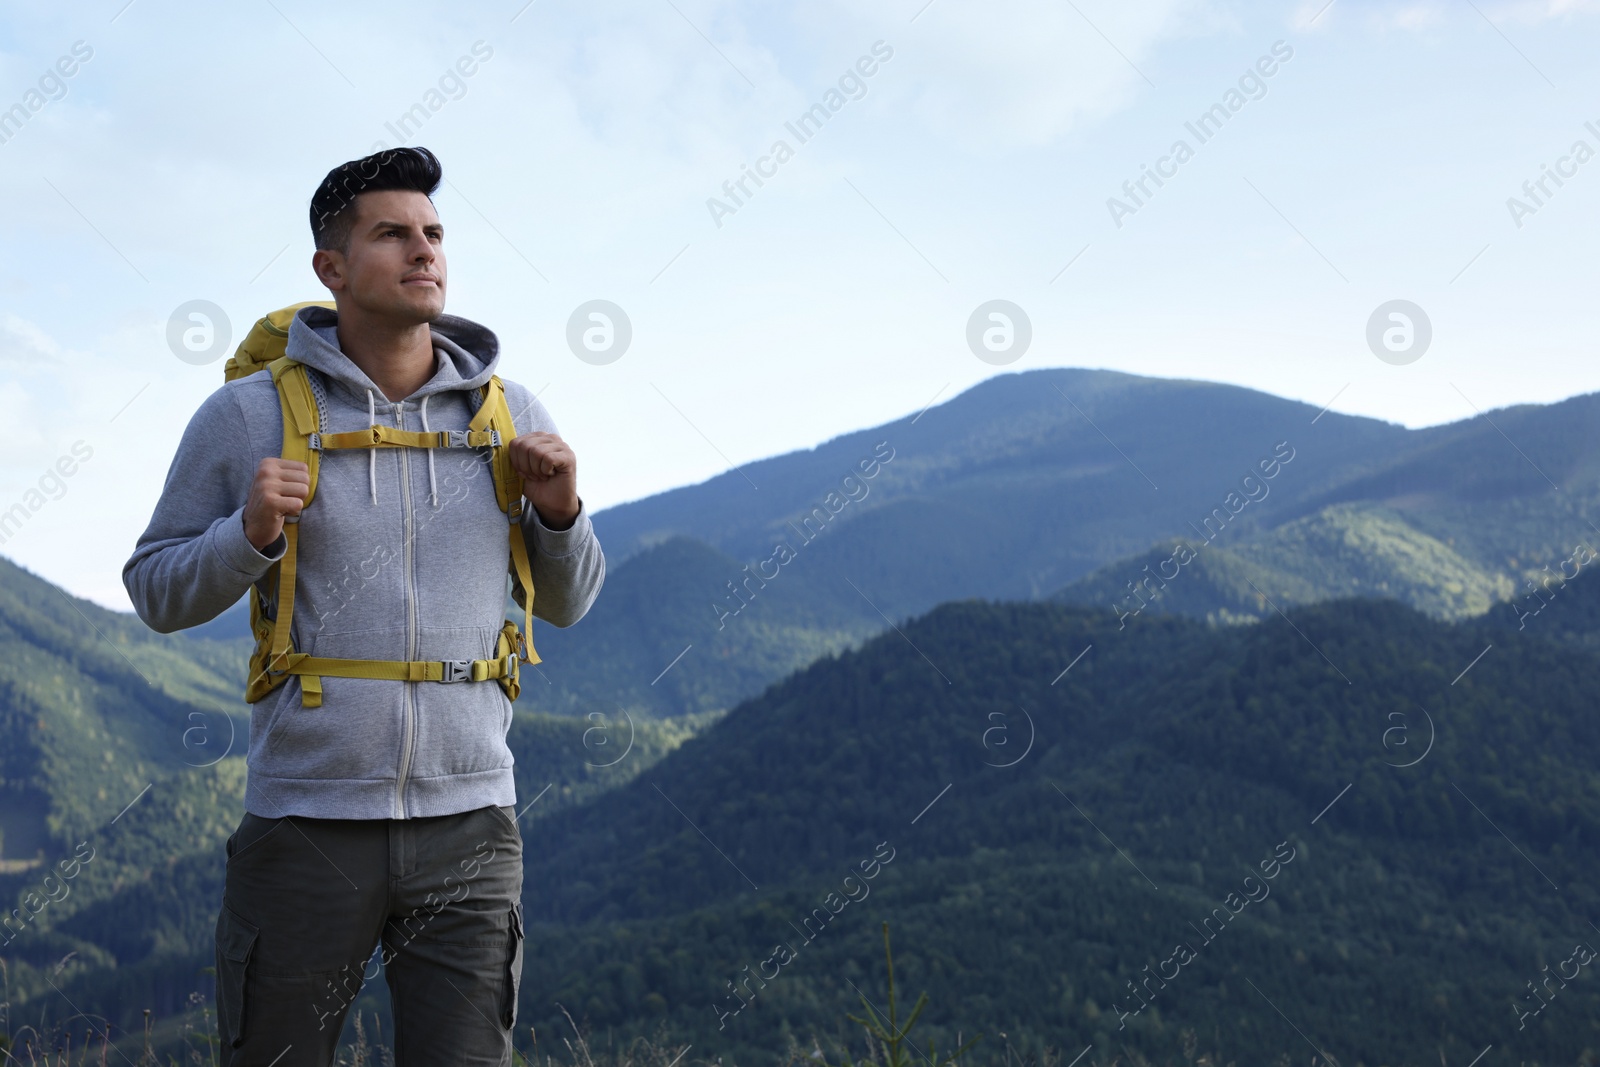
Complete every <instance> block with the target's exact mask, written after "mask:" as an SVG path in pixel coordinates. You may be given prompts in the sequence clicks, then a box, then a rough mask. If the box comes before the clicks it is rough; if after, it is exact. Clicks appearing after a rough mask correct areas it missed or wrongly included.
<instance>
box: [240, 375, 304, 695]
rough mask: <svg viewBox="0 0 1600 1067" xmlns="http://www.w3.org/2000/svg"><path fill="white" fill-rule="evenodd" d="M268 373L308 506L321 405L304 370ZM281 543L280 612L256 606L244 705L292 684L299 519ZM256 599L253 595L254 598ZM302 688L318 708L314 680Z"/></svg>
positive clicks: (286, 526) (289, 522)
mask: <svg viewBox="0 0 1600 1067" xmlns="http://www.w3.org/2000/svg"><path fill="white" fill-rule="evenodd" d="M268 369H270V370H271V371H272V380H273V382H274V383H275V384H276V385H277V387H278V402H279V404H280V405H281V406H282V408H283V447H282V449H281V450H280V456H281V458H283V459H290V460H299V461H300V462H301V463H304V464H306V466H307V467H308V468H309V469H310V471H311V486H310V489H309V491H308V492H307V493H306V499H305V503H306V505H307V506H309V505H310V503H311V498H312V497H313V496H314V495H315V494H316V491H317V466H318V464H317V459H318V455H317V452H316V451H315V450H314V449H313V448H312V447H311V437H312V435H313V434H315V433H316V432H317V405H316V400H315V399H314V398H313V397H312V395H311V382H310V380H309V379H308V378H307V377H306V368H305V366H304V365H303V364H301V363H299V362H297V361H295V360H292V359H290V358H289V357H288V356H280V357H279V358H277V359H275V360H273V361H272V362H271V363H270V364H268ZM283 537H284V542H285V547H284V550H283V555H282V556H281V557H279V559H278V561H277V562H276V563H274V564H273V565H272V571H275V572H276V586H277V593H276V595H275V596H274V598H273V600H274V603H275V606H276V611H275V613H274V617H273V618H271V619H266V618H265V617H264V613H262V612H260V610H259V606H257V605H255V604H254V603H253V602H252V612H251V614H252V615H253V616H258V617H259V620H260V625H259V626H258V628H257V629H258V632H257V635H256V640H257V655H256V656H255V657H253V659H252V663H251V675H250V685H249V687H248V688H247V690H246V693H245V699H246V700H247V701H250V702H252V703H253V702H254V701H256V700H259V699H260V698H261V697H262V696H264V695H265V694H266V693H268V692H270V691H271V690H273V689H276V688H277V687H278V686H280V685H282V684H283V683H284V681H286V680H287V679H288V674H287V673H285V668H286V667H287V665H288V660H289V657H290V655H291V654H292V652H293V650H292V649H291V648H290V647H289V631H290V628H291V627H292V626H293V624H294V584H295V572H296V569H297V563H298V559H299V546H300V525H299V518H298V516H292V515H291V516H288V517H286V518H285V519H284V522H283ZM272 579H273V575H272V573H271V572H269V574H268V581H269V582H271V581H272ZM256 595H257V594H255V593H254V592H252V597H254V596H256ZM255 660H259V661H260V662H259V663H257V662H255ZM305 683H310V684H309V685H307V684H305ZM302 688H303V690H304V692H303V697H304V699H305V702H306V704H307V706H309V707H315V706H316V705H317V704H319V703H321V686H320V685H319V684H317V683H316V682H315V680H314V679H310V678H307V679H303V680H302Z"/></svg>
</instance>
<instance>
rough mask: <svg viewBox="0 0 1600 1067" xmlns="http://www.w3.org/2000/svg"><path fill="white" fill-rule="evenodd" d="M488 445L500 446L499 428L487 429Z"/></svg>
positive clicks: (492, 446)
mask: <svg viewBox="0 0 1600 1067" xmlns="http://www.w3.org/2000/svg"><path fill="white" fill-rule="evenodd" d="M489 447H491V448H499V447H500V431H499V430H490V431H489Z"/></svg>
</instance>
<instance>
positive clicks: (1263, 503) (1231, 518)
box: [539, 369, 1600, 715]
mask: <svg viewBox="0 0 1600 1067" xmlns="http://www.w3.org/2000/svg"><path fill="white" fill-rule="evenodd" d="M875 448H876V449H877V450H878V451H877V455H879V456H884V455H889V450H891V449H892V458H889V459H887V460H882V461H880V462H879V463H878V466H877V469H876V473H875V474H874V476H873V477H872V478H859V477H858V478H857V479H856V480H855V481H854V482H853V483H851V485H850V486H849V487H848V488H850V489H851V490H852V493H853V495H854V496H855V497H857V498H858V499H854V500H852V499H850V497H849V496H847V495H845V494H844V493H843V492H842V491H841V486H842V485H843V484H844V482H843V479H844V478H845V476H846V475H847V474H848V473H849V472H850V471H851V470H852V469H855V465H856V464H858V463H859V462H861V461H862V460H863V458H870V457H872V456H873V455H874V449H875ZM1597 455H1600V396H1597V395H1589V396H1581V397H1574V398H1572V399H1570V400H1566V401H1563V402H1561V403H1559V404H1552V405H1548V406H1539V405H1523V406H1519V407H1515V408H1509V409H1504V410H1498V411H1493V412H1489V413H1487V414H1482V415H1474V416H1473V417H1471V418H1469V419H1466V420H1463V421H1461V422H1458V423H1451V424H1449V425H1446V426H1438V427H1429V428H1426V429H1422V430H1407V429H1405V428H1403V427H1400V426H1397V425H1393V424H1389V423H1383V422H1379V421H1377V420H1373V419H1364V418H1357V417H1352V416H1345V415H1339V414H1336V413H1334V412H1320V413H1319V412H1318V411H1316V410H1315V409H1313V408H1312V407H1310V406H1309V405H1306V404H1301V403H1297V402H1294V401H1288V400H1283V399H1281V398H1278V397H1273V396H1270V395H1267V394H1264V393H1260V392H1256V391H1253V390H1249V389H1243V388H1239V387H1235V386H1226V385H1218V384H1215V383H1209V382H1199V381H1187V380H1172V379H1153V378H1141V377H1136V376H1133V375H1126V374H1119V373H1115V372H1111V371H1102V370H1077V369H1047V370H1037V371H1027V372H1022V373H1015V374H1001V375H996V376H995V377H993V378H990V379H987V380H986V381H984V382H981V383H979V384H978V385H976V386H974V387H972V388H971V389H969V390H967V391H966V392H964V393H962V394H960V395H959V396H957V397H954V398H953V399H951V400H949V401H947V402H945V403H943V404H939V405H937V406H934V407H930V408H928V409H927V410H926V411H924V412H922V413H920V414H918V415H914V416H907V417H903V418H900V419H897V420H893V421H891V422H887V423H885V424H883V425H881V426H878V427H874V428H873V429H871V430H866V431H861V432H858V433H854V434H845V435H842V436H840V437H836V438H834V439H832V440H830V441H828V442H826V443H824V444H822V445H819V446H817V447H816V448H814V449H809V450H804V451H796V452H793V453H789V454H786V455H783V456H778V457H774V458H772V459H769V460H763V461H761V462H758V463H753V464H747V465H745V466H744V467H743V468H742V469H741V470H735V471H729V472H727V473H725V474H722V475H718V476H717V477H715V478H712V479H709V480H707V481H706V482H703V483H700V484H698V485H694V486H687V487H684V488H680V489H674V490H671V491H669V492H666V493H661V494H657V495H655V496H652V497H648V498H645V499H643V500H639V501H634V502H632V503H629V504H625V505H621V506H619V507H614V508H607V509H605V510H603V511H600V512H598V513H596V515H595V516H594V522H595V528H596V531H597V533H598V534H599V536H600V539H601V543H602V545H604V546H605V549H606V554H607V560H608V564H609V574H608V577H607V586H606V591H605V593H604V594H603V595H602V597H601V599H600V601H599V602H598V603H597V605H596V613H595V614H593V615H592V616H591V618H589V619H586V620H585V622H584V629H583V630H582V631H581V632H580V631H578V630H574V631H572V632H570V633H569V632H565V631H556V630H552V629H550V628H548V627H546V628H544V630H543V631H542V633H541V636H540V638H539V640H540V642H541V644H540V646H539V647H540V650H541V653H542V654H545V653H546V652H548V654H547V656H546V658H547V665H542V667H543V669H544V671H545V676H546V679H547V680H548V681H549V682H550V687H549V688H548V689H546V690H543V691H541V695H540V697H539V699H540V700H541V701H546V702H547V703H544V704H542V705H541V707H543V708H545V709H547V710H550V711H552V712H555V713H565V714H572V713H578V712H580V711H581V710H583V709H584V708H587V707H590V706H604V705H606V704H608V703H609V704H617V705H621V706H624V707H628V708H630V709H631V710H633V711H635V712H637V713H639V714H642V715H656V714H668V715H670V714H680V713H682V712H685V711H698V710H709V709H721V708H727V707H731V706H732V705H733V704H734V703H736V702H737V700H738V699H740V698H743V697H747V696H755V695H757V694H759V693H760V692H761V690H762V688H763V687H764V686H766V685H767V684H770V683H772V682H775V681H777V680H778V679H779V678H781V677H783V675H784V674H785V673H786V672H787V671H789V670H792V669H795V668H797V667H799V666H800V665H802V664H803V663H805V662H809V660H810V657H812V656H813V655H816V654H820V653H822V652H835V651H842V650H844V649H845V648H848V647H853V645H854V644H856V643H858V642H859V641H860V640H862V639H863V638H864V637H865V636H867V635H869V634H872V633H877V632H880V631H882V630H883V629H884V628H885V627H886V626H888V625H889V624H890V623H891V622H892V621H894V620H898V619H902V618H905V617H908V616H911V615H916V614H920V613H922V612H925V611H927V610H928V609H930V608H931V607H933V606H934V605H935V604H938V603H941V602H945V601H949V600H959V599H963V598H967V597H975V596H978V597H994V598H1000V599H1007V600H1025V599H1048V598H1052V597H1058V598H1060V599H1063V600H1066V601H1069V602H1074V603H1085V604H1097V605H1101V606H1103V607H1104V608H1106V609H1107V610H1112V605H1113V603H1114V602H1115V601H1116V599H1117V598H1116V597H1112V596H1111V594H1112V593H1113V592H1115V593H1116V594H1117V597H1122V596H1126V595H1127V594H1128V590H1127V588H1126V587H1127V583H1128V582H1129V581H1133V580H1135V579H1136V578H1139V577H1140V576H1141V575H1142V574H1143V568H1144V566H1145V564H1147V563H1159V562H1160V560H1162V559H1167V558H1170V557H1171V555H1172V551H1173V547H1174V543H1175V542H1179V541H1187V542H1188V543H1189V544H1190V545H1191V546H1192V547H1193V548H1194V550H1195V553H1196V555H1197V556H1199V557H1202V559H1203V562H1202V561H1197V562H1199V565H1200V567H1201V572H1200V580H1199V582H1198V583H1195V582H1192V581H1191V580H1192V579H1194V578H1195V577H1196V575H1195V574H1194V573H1189V572H1188V571H1187V570H1184V569H1183V568H1179V569H1180V570H1183V577H1181V578H1180V579H1178V580H1177V581H1174V582H1172V583H1171V586H1172V588H1171V589H1169V590H1167V599H1168V603H1167V604H1166V605H1162V606H1159V607H1156V608H1155V610H1179V607H1180V602H1181V604H1182V610H1184V611H1186V612H1188V613H1190V614H1192V615H1194V616H1195V617H1199V618H1208V617H1209V618H1215V619H1233V620H1236V621H1243V620H1246V619H1258V618H1262V617H1264V616H1265V615H1266V614H1268V613H1272V612H1273V611H1274V609H1273V608H1272V607H1271V606H1270V605H1268V604H1267V603H1266V598H1271V600H1273V601H1274V602H1277V603H1278V604H1279V606H1280V607H1281V606H1285V605H1288V604H1301V603H1315V602H1318V601H1322V600H1327V599H1331V598H1336V597H1345V596H1380V597H1383V596H1391V597H1395V598H1398V599H1401V600H1403V601H1404V602H1406V603H1409V604H1411V605H1412V606H1414V607H1417V608H1419V609H1420V610H1422V611H1425V612H1427V613H1428V614H1430V615H1433V616H1435V617H1438V618H1442V619H1454V618H1462V617H1466V616H1469V615H1474V614H1482V613H1483V612H1485V611H1487V610H1488V609H1489V608H1490V606H1491V605H1493V604H1494V603H1496V602H1498V601H1500V600H1503V599H1505V598H1506V597H1509V596H1510V595H1512V593H1513V591H1514V590H1515V589H1517V588H1520V587H1521V586H1522V584H1523V583H1524V582H1525V581H1526V580H1527V578H1528V577H1529V576H1530V575H1534V574H1538V573H1539V572H1540V570H1541V568H1542V567H1544V566H1546V565H1547V564H1551V563H1553V562H1555V561H1556V560H1559V559H1561V558H1563V557H1565V556H1567V555H1568V554H1569V553H1570V552H1571V550H1572V548H1573V546H1574V545H1575V544H1577V543H1579V542H1580V541H1584V542H1585V543H1587V540H1591V539H1592V540H1593V541H1594V543H1595V544H1597V545H1600V528H1597V525H1596V524H1595V523H1594V522H1592V521H1591V520H1590V519H1589V518H1588V517H1587V514H1588V512H1589V511H1590V510H1593V509H1594V508H1595V505H1596V504H1597V503H1600V465H1597V460H1596V459H1595V458H1594V457H1596V456H1597ZM1266 471H1271V475H1270V476H1268V475H1266V474H1265V473H1264V472H1266ZM752 486H754V487H755V488H753V487H752ZM830 492H835V493H836V494H837V495H835V496H834V497H832V498H830V497H829V496H828V494H829V493H830ZM814 508H821V511H820V512H819V511H816V510H812V509H814ZM830 508H831V509H833V510H837V512H838V514H837V515H835V516H833V517H831V518H828V519H827V520H826V521H819V520H818V519H816V518H814V519H813V526H814V527H815V530H812V529H810V528H808V529H807V530H805V531H804V532H805V533H807V534H812V535H814V536H813V539H812V540H810V541H807V540H803V539H802V538H801V537H799V536H797V534H796V532H795V531H796V529H797V527H798V526H800V525H801V524H802V522H803V519H804V517H805V516H806V515H807V514H810V515H812V516H819V515H820V516H826V515H828V513H829V510H830ZM685 538H688V539H693V540H695V541H699V542H701V543H702V544H703V545H707V546H709V549H703V550H702V552H701V553H700V554H699V555H698V556H694V555H693V554H692V553H691V551H690V550H689V549H688V548H687V547H686V546H684V545H682V544H677V547H676V548H675V549H674V550H673V551H670V552H666V553H659V552H656V551H655V549H657V548H659V547H660V546H662V545H665V544H667V543H668V542H669V541H670V542H674V543H676V542H678V541H679V540H680V539H685ZM780 541H781V542H782V543H784V544H787V545H790V546H792V549H793V551H794V553H795V558H793V559H792V560H789V561H787V562H784V563H783V564H782V565H781V566H776V565H772V564H769V563H766V562H764V561H767V560H770V559H772V558H773V552H774V546H775V545H776V544H777V543H779V542H780ZM1202 549H1203V551H1201V550H1202ZM712 550H714V551H715V552H716V553H721V554H723V555H722V556H714V555H713V554H712ZM1229 554H1232V555H1233V556H1236V557H1237V558H1236V559H1234V558H1230V555H1229ZM724 556H725V557H727V558H724ZM691 557H692V558H691ZM713 559H714V560H715V561H716V562H715V563H714V564H713V563H712V562H711V561H712V560H713ZM746 567H749V568H750V570H745V568H746ZM1167 570H1168V573H1171V572H1172V570H1173V567H1172V566H1171V565H1169V566H1168V568H1167ZM752 574H754V575H755V577H752ZM762 574H765V575H768V576H772V575H774V574H776V577H773V578H772V580H771V581H767V582H763V581H762V580H761V577H760V575H762ZM1245 578H1249V582H1247V581H1245ZM730 581H731V582H733V583H735V584H736V585H738V586H739V590H738V592H737V593H735V592H732V591H730V588H729V584H728V583H729V582H730ZM1212 581H1216V582H1220V583H1221V586H1220V587H1219V588H1218V589H1217V590H1216V591H1215V592H1214V593H1212V592H1210V591H1208V590H1207V588H1206V585H1207V583H1208V582H1212ZM1250 582H1254V584H1255V585H1256V586H1257V587H1258V589H1259V592H1258V591H1257V589H1251V588H1250ZM1180 586H1182V587H1184V588H1179V587H1180ZM796 587H803V588H796ZM1262 594H1265V596H1263V595H1262ZM1280 596H1281V600H1280ZM786 597H787V598H793V599H794V600H801V599H803V600H804V607H803V608H801V607H800V606H799V605H798V604H793V603H785V602H784V601H785V598H786ZM1173 597H1177V598H1179V600H1177V601H1174V600H1173V599H1172V598H1173ZM607 598H615V599H614V600H613V601H612V603H613V604H615V605H619V606H620V605H622V604H627V605H629V610H627V611H626V612H622V611H621V610H620V608H617V609H612V610H611V611H607V610H606V608H605V605H606V602H607ZM741 601H748V606H747V607H745V608H744V609H743V612H742V613H741V614H739V615H737V616H732V617H724V615H723V613H724V612H725V611H728V610H730V609H732V608H734V607H736V606H738V605H739V604H740V603H741ZM1134 603H1137V602H1134ZM1119 610H1128V609H1127V607H1123V608H1121V609H1119ZM763 612H764V613H765V614H764V615H763ZM751 620H760V621H761V622H762V623H763V626H762V627H755V628H750V627H746V626H744V625H743V624H744V623H745V622H748V621H751ZM719 623H720V625H719ZM768 625H770V627H771V628H770V629H768V628H767V626H768ZM752 629H754V630H756V631H757V632H755V633H751V632H750V631H751V630H752ZM595 642H598V644H599V645H601V646H606V647H630V648H633V647H642V648H649V649H650V655H649V656H648V657H645V658H643V659H642V660H638V661H633V662H621V661H617V660H614V659H611V658H609V657H606V658H605V659H604V662H605V664H606V665H607V667H609V668H611V669H607V670H603V671H602V670H601V669H600V661H596V660H593V659H588V658H586V657H587V656H588V654H589V653H590V652H591V651H592V650H593V649H595V648H596V647H597V645H596V643H595ZM691 645H692V646H693V647H692V648H690V647H689V646H691ZM685 649H689V650H688V651H687V652H684V650H685ZM680 652H682V653H684V655H683V658H682V660H681V661H677V662H676V665H675V666H674V667H673V668H672V670H671V671H669V672H668V673H667V674H666V675H665V676H664V677H661V678H660V679H659V680H656V679H657V676H658V674H659V673H660V672H661V671H662V670H663V669H665V668H666V667H667V665H668V664H669V663H672V662H674V657H676V656H678V655H679V653H680ZM602 676H603V677H604V681H603V682H602V681H598V680H597V679H599V678H600V677H602Z"/></svg>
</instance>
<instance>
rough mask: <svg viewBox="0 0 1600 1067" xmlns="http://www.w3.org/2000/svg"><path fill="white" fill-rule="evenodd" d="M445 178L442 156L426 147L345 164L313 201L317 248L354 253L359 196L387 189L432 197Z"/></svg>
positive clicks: (394, 150)
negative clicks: (409, 190)
mask: <svg viewBox="0 0 1600 1067" xmlns="http://www.w3.org/2000/svg"><path fill="white" fill-rule="evenodd" d="M443 179H444V168H443V167H441V166H440V165H439V160H438V157H436V156H435V155H434V154H433V153H432V152H430V151H428V150H427V149H426V148H422V147H420V146H418V147H416V148H389V149H385V150H384V151H382V152H374V153H373V154H372V155H370V156H366V157H364V158H362V159H353V160H351V161H350V162H348V163H342V164H340V165H339V166H337V167H334V168H333V169H332V170H330V171H329V172H328V176H327V177H326V178H323V179H322V184H321V185H319V186H317V192H316V195H314V196H313V197H312V198H311V237H312V240H313V241H314V242H315V243H316V246H317V248H319V249H327V250H330V251H337V252H341V253H344V252H349V251H350V233H351V231H352V230H353V229H354V228H355V222H356V197H357V196H358V195H360V194H361V193H376V192H382V191H384V190H387V189H411V190H415V191H416V192H419V193H422V194H423V195H424V196H427V197H429V198H432V196H433V194H434V193H435V192H436V191H438V188H439V183H440V182H441V181H442V180H443Z"/></svg>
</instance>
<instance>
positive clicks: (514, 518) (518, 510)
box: [506, 496, 523, 526]
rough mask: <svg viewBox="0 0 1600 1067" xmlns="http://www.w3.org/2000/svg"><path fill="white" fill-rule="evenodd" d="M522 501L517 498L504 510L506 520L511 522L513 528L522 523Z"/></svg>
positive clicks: (520, 498)
mask: <svg viewBox="0 0 1600 1067" xmlns="http://www.w3.org/2000/svg"><path fill="white" fill-rule="evenodd" d="M522 501H523V498H522V497H520V496H519V497H517V499H516V501H515V502H513V503H512V505H511V506H510V507H509V508H506V518H507V519H509V520H511V525H513V526H515V525H516V524H517V523H518V522H521V521H522Z"/></svg>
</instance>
